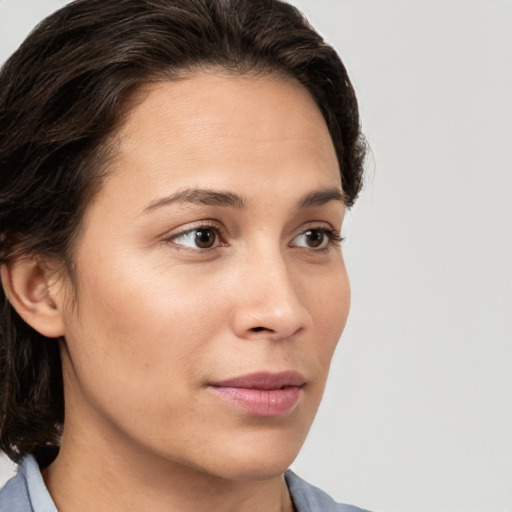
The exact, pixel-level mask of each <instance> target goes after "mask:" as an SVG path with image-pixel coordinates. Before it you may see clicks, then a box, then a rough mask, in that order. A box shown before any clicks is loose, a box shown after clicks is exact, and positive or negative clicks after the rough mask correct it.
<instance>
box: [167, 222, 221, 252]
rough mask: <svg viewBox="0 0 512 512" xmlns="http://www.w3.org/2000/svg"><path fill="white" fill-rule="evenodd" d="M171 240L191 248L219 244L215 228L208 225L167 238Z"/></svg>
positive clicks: (211, 246)
mask: <svg viewBox="0 0 512 512" xmlns="http://www.w3.org/2000/svg"><path fill="white" fill-rule="evenodd" d="M169 240H170V241H171V242H173V243H175V244H178V245H183V246H184V247H189V248H191V249H211V248H213V247H216V246H217V245H219V235H218V233H217V230H216V229H215V228H213V227H210V226H202V227H199V228H195V229H191V230H189V231H185V232H183V233H179V234H178V235H175V236H173V237H172V238H170V239H169Z"/></svg>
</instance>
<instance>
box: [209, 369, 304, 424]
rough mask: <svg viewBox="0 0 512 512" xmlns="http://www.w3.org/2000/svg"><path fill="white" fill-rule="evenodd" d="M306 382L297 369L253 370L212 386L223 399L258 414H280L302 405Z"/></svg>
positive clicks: (247, 411)
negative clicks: (276, 371)
mask: <svg viewBox="0 0 512 512" xmlns="http://www.w3.org/2000/svg"><path fill="white" fill-rule="evenodd" d="M305 383H306V381H305V379H304V377H303V376H302V375H301V374H300V373H298V372H295V371H287V372H281V373H267V372H260V373H253V374H250V375H244V376H240V377H235V378H233V379H227V380H223V381H218V382H213V383H211V384H210V385H209V388H210V389H211V390H212V391H213V392H214V393H215V395H216V396H218V397H219V398H221V399H223V400H225V401H227V402H229V403H230V404H231V405H232V406H234V407H236V408H238V409H241V410H242V411H244V412H246V413H249V414H251V415H254V416H267V417H273V416H280V415H283V414H286V413H288V412H290V411H291V410H293V409H295V407H296V406H297V405H298V403H299V401H300V399H301V397H302V394H303V387H304V385H305Z"/></svg>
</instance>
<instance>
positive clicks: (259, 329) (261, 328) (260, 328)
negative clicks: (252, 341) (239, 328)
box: [251, 327, 274, 332]
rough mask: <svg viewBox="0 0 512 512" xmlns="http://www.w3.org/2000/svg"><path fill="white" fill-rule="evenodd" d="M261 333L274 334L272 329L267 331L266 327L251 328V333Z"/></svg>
mask: <svg viewBox="0 0 512 512" xmlns="http://www.w3.org/2000/svg"><path fill="white" fill-rule="evenodd" d="M261 331H270V332H274V331H273V330H272V329H269V328H267V327H252V328H251V332H261Z"/></svg>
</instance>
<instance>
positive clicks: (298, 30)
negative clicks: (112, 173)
mask: <svg viewBox="0 0 512 512" xmlns="http://www.w3.org/2000/svg"><path fill="white" fill-rule="evenodd" d="M200 67H220V68H223V69H225V70H228V71H229V72H232V73H238V74H251V73H267V74H268V73H270V74H277V75H281V76H287V77H291V78H293V79H295V80H297V81H299V82H300V83H302V84H303V85H304V86H305V87H306V88H307V90H308V91H309V92H310V94H311V95H312V96H313V98H314V99H315V101H316V103H317V105H318V106H319V108H320V110H321V112H322V114H323V116H324V118H325V120H326V123H327V126H328V128H329V131H330V134H331V137H332V140H333V143H334V146H335V149H336V152H337V156H338V161H339V166H340V174H341V182H342V187H343V190H344V194H345V202H346V204H347V205H348V206H350V205H352V204H353V202H354V200H355V199H356V196H357V194H358V192H359V190H360V188H361V181H362V169H363V158H364V152H365V146H364V141H363V138H362V136H361V131H360V123H359V114H358V108H357V102H356V97H355V94H354V90H353V88H352V85H351V83H350V80H349V78H348V75H347V73H346V70H345V68H344V66H343V64H342V62H341V60H340V59H339V57H338V56H337V54H336V52H335V51H334V50H333V49H332V48H331V47H330V46H329V45H327V44H326V43H325V42H324V41H323V40H322V38H321V37H320V36H319V35H318V34H317V33H316V32H315V31H314V30H313V29H312V28H311V27H310V26H309V24H308V23H307V21H306V20H305V19H304V17H303V16H302V15H301V13H300V12H299V11H298V10H296V9H295V8H293V7H292V6H290V5H288V4H286V3H284V2H281V1H278V0H78V1H75V2H73V3H71V4H69V5H67V6H66V7H64V8H62V9H61V10H59V11H57V12H56V13H55V14H53V15H52V16H50V17H49V18H47V19H46V20H44V21H43V22H42V23H41V24H40V25H39V26H38V27H36V29H35V30H34V31H33V32H32V33H31V34H30V35H29V36H28V38H27V39H26V40H25V42H24V43H23V44H22V45H21V47H20V48H19V49H18V50H17V51H16V53H14V55H13V56H12V57H11V58H10V59H9V60H8V61H7V62H6V63H5V65H4V66H3V68H2V69H1V71H0V264H5V263H7V262H9V261H11V260H12V259H13V258H14V257H16V256H19V255H20V254H21V255H23V254H26V255H41V256H44V257H52V258H55V257H56V258H59V259H60V260H61V261H63V263H64V264H65V266H66V268H67V269H68V270H71V267H72V260H73V258H72V249H73V238H74V236H75V235H76V233H77V232H78V230H79V228H80V223H81V219H82V216H83V212H84V210H85V208H86V207H87V204H88V202H89V200H90V198H91V197H92V195H93V194H94V193H95V191H96V190H97V189H98V187H99V186H101V179H102V170H103V169H104V168H105V158H107V157H108V142H109V140H110V137H109V136H110V135H112V134H113V132H114V131H115V129H116V128H117V127H118V126H119V124H120V123H121V122H122V120H123V117H124V114H125V111H126V110H127V108H128V106H129V99H130V98H131V97H133V94H134V93H135V92H136V91H137V90H138V89H140V87H141V86H142V85H144V84H146V83H148V82H151V81H155V80H157V81H158V80H169V79H173V78H175V77H177V76H179V74H180V72H181V73H182V72H184V71H187V70H194V69H197V68H200ZM0 308H1V316H0V400H1V403H0V448H1V449H2V450H4V451H5V452H6V453H7V454H8V455H9V457H11V459H13V460H16V461H17V460H19V459H21V458H22V457H23V456H24V455H25V454H27V453H32V454H33V455H34V456H35V457H36V459H37V460H38V462H39V463H40V464H41V465H42V466H45V465H47V464H48V463H50V462H51V460H52V459H53V458H54V456H55V455H56V453H57V450H58V446H59V441H60V433H61V430H62V425H63V422H64V398H63V386H62V370H61V362H60V356H59V348H58V342H57V340H54V339H49V338H45V337H44V336H42V335H41V334H39V333H37V332H36V331H35V330H34V329H32V328H31V327H29V326H28V325H27V324H26V323H25V322H24V321H23V320H22V319H21V318H20V317H19V316H18V314H17V313H16V311H15V310H14V309H13V308H12V306H11V305H10V304H9V302H8V300H7V299H6V297H5V294H4V293H3V291H0Z"/></svg>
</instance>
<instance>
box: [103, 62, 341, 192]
mask: <svg viewBox="0 0 512 512" xmlns="http://www.w3.org/2000/svg"><path fill="white" fill-rule="evenodd" d="M115 147H116V153H117V158H114V160H113V164H112V165H111V167H112V176H111V177H110V178H109V179H114V180H115V181H117V180H118V179H125V180H131V181H133V184H132V189H133V190H132V192H138V193H141V192H142V191H143V189H147V188H148V187H151V186H152V184H153V185H154V187H156V189H165V188H167V189H169V190H172V189H173V188H174V189H175V188H177V187H178V188H179V187H180V186H185V185H186V186H203V185H204V182H205V181H207V182H208V185H209V186H213V187H215V186H222V187H223V188H226V187H225V185H226V179H227V180H231V182H233V183H234V181H233V180H235V179H236V180H237V181H238V182H240V179H241V178H242V177H244V178H245V184H246V185H247V187H248V188H249V189H250V188H251V186H252V185H254V181H255V179H256V178H258V180H259V181H261V178H262V177H263V178H264V179H265V180H266V182H267V183H268V182H274V183H275V184H276V187H277V186H281V185H282V186H283V187H284V188H283V190H286V184H287V182H289V180H290V178H291V177H293V176H295V177H296V178H299V177H300V178H301V179H303V180H306V179H310V180H312V181H315V180H316V181H318V186H319V187H321V186H322V185H325V186H332V185H333V183H338V184H339V182H340V177H339V167H338V162H337V158H336V154H335V150H334V147H333V144H332V140H331V137H330V134H329V131H328V128H327V126H326V123H325V121H324V119H323V116H322V114H321V112H320V110H319V108H318V107H317V105H316V103H315V101H314V100H313V98H312V97H311V95H310V94H309V92H308V91H307V90H306V89H305V88H304V87H303V86H302V85H301V84H299V83H298V82H297V81H295V80H293V79H285V78H276V77H273V76H257V77H254V76H232V75H228V74H225V73H222V72H201V73H194V74H191V75H189V76H185V77H183V78H181V79H179V80H172V81H166V82H160V83H156V84H151V85H148V86H146V87H145V88H144V89H142V90H141V91H139V93H138V94H137V96H136V98H135V101H134V102H133V105H132V108H131V110H130V111H129V113H128V115H127V117H126V119H125V121H124V123H123V124H122V126H121V127H120V129H119V131H118V133H117V135H116V143H115ZM116 178H117V179H116ZM107 181H108V180H107ZM322 181H324V182H325V183H321V182H322ZM135 182H137V183H138V185H135ZM239 184H240V183H239ZM118 185H119V183H118ZM338 186H339V185H338ZM156 189H154V190H153V193H155V194H156V193H157V192H158V190H156Z"/></svg>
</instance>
